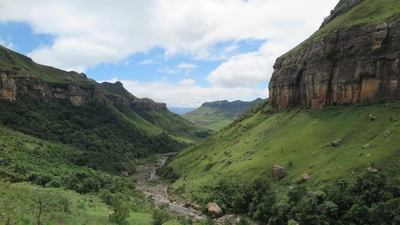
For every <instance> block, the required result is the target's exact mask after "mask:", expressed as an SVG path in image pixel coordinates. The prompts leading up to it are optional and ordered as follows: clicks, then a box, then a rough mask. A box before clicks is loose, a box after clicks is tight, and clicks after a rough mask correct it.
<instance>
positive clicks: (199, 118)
mask: <svg viewBox="0 0 400 225" xmlns="http://www.w3.org/2000/svg"><path fill="white" fill-rule="evenodd" d="M262 101H263V100H262V99H261V98H258V99H255V100H254V101H251V102H243V101H240V100H238V101H233V102H228V101H226V100H223V101H215V102H205V103H203V104H202V105H201V107H199V108H197V109H195V110H193V111H191V112H188V113H185V114H183V115H182V117H184V118H186V119H187V120H189V121H190V122H192V123H194V124H196V125H199V126H203V127H207V128H208V129H211V130H212V131H218V130H220V129H222V128H224V127H225V126H228V125H229V124H230V123H232V122H233V121H234V120H235V119H237V118H239V117H240V116H241V115H242V114H243V113H245V112H246V111H248V110H249V109H251V108H252V107H254V106H256V105H257V104H259V103H260V102H262Z"/></svg>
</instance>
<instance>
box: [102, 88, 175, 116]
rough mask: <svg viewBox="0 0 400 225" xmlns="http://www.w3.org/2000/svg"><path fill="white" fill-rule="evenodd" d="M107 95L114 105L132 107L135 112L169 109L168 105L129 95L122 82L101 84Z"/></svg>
mask: <svg viewBox="0 0 400 225" xmlns="http://www.w3.org/2000/svg"><path fill="white" fill-rule="evenodd" d="M100 85H101V87H102V88H103V89H105V90H106V91H107V92H108V93H105V96H106V98H107V99H108V100H109V101H110V102H111V103H113V104H114V105H123V106H125V107H131V108H132V109H133V110H162V109H167V104H165V103H160V102H155V101H153V100H152V99H150V98H137V97H135V96H133V95H132V94H131V93H129V92H128V91H127V90H126V89H125V88H124V87H123V85H122V83H121V82H119V81H117V82H115V83H109V82H103V83H101V84H100Z"/></svg>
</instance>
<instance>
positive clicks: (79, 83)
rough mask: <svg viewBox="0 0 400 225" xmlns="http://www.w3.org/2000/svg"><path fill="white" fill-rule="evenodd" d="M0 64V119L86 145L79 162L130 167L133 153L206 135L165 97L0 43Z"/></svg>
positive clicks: (174, 147) (40, 134)
mask: <svg viewBox="0 0 400 225" xmlns="http://www.w3.org/2000/svg"><path fill="white" fill-rule="evenodd" d="M0 68H1V69H0V76H1V79H0V122H1V124H3V125H4V126H7V127H9V128H11V129H14V130H16V131H20V132H23V133H25V134H29V135H32V136H35V137H38V138H41V139H43V140H51V141H56V142H60V143H63V144H68V145H72V146H75V147H77V148H80V149H82V150H84V154H83V155H82V157H80V158H79V159H78V161H79V162H76V163H77V164H79V165H85V166H88V167H91V168H93V169H101V170H105V171H109V172H111V171H112V172H117V173H119V172H120V171H121V170H128V171H134V167H135V166H134V164H135V163H134V161H135V159H137V158H140V157H145V156H148V155H151V154H154V153H161V152H171V151H179V150H181V149H183V148H184V147H185V146H187V143H191V142H195V141H197V140H199V139H200V138H201V137H204V136H206V135H207V134H203V131H204V129H203V130H201V129H198V128H196V126H195V125H193V124H192V123H190V122H188V121H187V120H185V119H184V118H182V117H180V116H179V115H176V114H173V113H171V112H169V111H168V110H167V108H166V104H165V103H156V102H154V101H153V100H151V99H146V98H144V99H139V98H136V97H135V96H133V95H132V94H131V93H129V92H127V91H126V90H125V89H124V88H123V86H122V84H121V83H119V82H117V83H116V84H110V83H108V84H107V83H103V84H98V83H96V82H95V81H93V80H90V79H88V78H87V77H86V75H85V74H78V73H75V72H66V71H62V70H59V69H55V68H52V67H47V66H42V65H39V64H36V63H34V62H33V61H32V60H31V59H30V58H28V57H26V56H23V55H21V54H18V53H16V52H13V51H11V50H9V49H6V48H4V47H1V48H0Z"/></svg>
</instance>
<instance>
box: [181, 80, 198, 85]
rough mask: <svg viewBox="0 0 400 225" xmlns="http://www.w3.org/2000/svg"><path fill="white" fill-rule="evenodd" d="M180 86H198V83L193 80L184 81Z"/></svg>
mask: <svg viewBox="0 0 400 225" xmlns="http://www.w3.org/2000/svg"><path fill="white" fill-rule="evenodd" d="M178 85H179V86H193V85H196V81H195V80H193V79H184V80H180V81H179V82H178Z"/></svg>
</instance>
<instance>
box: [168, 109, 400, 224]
mask: <svg viewBox="0 0 400 225" xmlns="http://www.w3.org/2000/svg"><path fill="white" fill-rule="evenodd" d="M370 114H372V115H373V116H376V117H377V118H376V119H375V120H371V119H370V117H369V115H370ZM399 134H400V102H399V101H388V102H386V101H382V102H375V103H371V104H358V105H351V106H336V107H333V106H332V107H325V108H323V109H322V110H309V109H302V108H288V109H285V110H281V111H277V110H275V109H274V108H271V107H270V106H269V105H268V103H267V102H265V103H264V104H260V105H259V106H257V107H255V108H253V109H252V110H250V111H249V112H247V113H246V114H244V115H243V116H242V117H241V118H239V119H238V120H236V121H235V122H234V123H233V124H231V125H230V126H229V127H228V128H226V129H224V130H222V131H220V132H218V133H216V134H214V135H212V136H211V137H209V138H207V139H205V140H204V141H202V142H200V143H198V144H197V145H196V146H193V147H190V148H188V149H186V150H184V151H183V152H181V153H180V154H178V155H177V156H176V157H175V159H174V160H173V161H172V162H171V163H170V164H169V166H170V167H172V168H173V171H174V172H175V174H178V176H180V178H179V179H178V180H177V181H176V182H175V183H174V184H173V185H172V188H173V189H174V190H175V191H176V192H178V193H182V194H183V195H185V196H186V197H187V198H189V199H191V200H195V201H197V202H201V203H203V204H206V203H208V202H209V201H219V202H220V204H222V205H223V207H225V210H226V211H232V210H233V211H234V209H235V208H234V205H231V204H230V203H228V202H225V203H223V201H222V202H221V200H218V199H219V197H216V196H215V195H214V194H215V192H217V193H219V191H221V192H220V194H222V195H224V194H227V193H230V189H229V188H224V189H223V190H221V189H219V188H220V187H221V185H226V186H228V187H230V185H233V186H236V187H241V185H242V186H243V185H244V186H246V185H247V184H250V183H252V182H254V181H256V180H257V179H263V180H265V182H267V183H269V184H270V186H271V188H272V189H273V190H274V193H275V194H276V199H277V200H276V201H277V202H279V201H284V200H285V199H286V198H287V197H286V193H287V190H288V188H289V187H291V188H293V187H295V188H296V187H299V186H301V185H300V184H299V180H301V179H302V176H303V174H308V175H309V176H310V178H309V179H308V180H307V181H306V182H305V184H304V185H305V186H304V188H305V189H307V190H309V191H317V190H322V189H323V187H326V185H328V186H329V184H333V183H335V182H336V180H338V179H345V180H348V181H349V182H356V180H357V178H358V177H359V176H360V175H362V174H364V173H366V169H367V168H368V167H370V166H372V167H374V168H376V169H377V170H378V174H380V175H384V176H387V177H388V182H390V184H392V185H394V186H396V187H400V176H399V173H398V171H399V165H398V161H399V157H400V148H399V146H400V136H399ZM337 139H341V144H340V146H337V147H334V146H332V142H333V141H334V140H337ZM328 143H329V146H327V144H328ZM364 146H368V147H365V148H364ZM274 165H281V166H283V167H284V168H285V170H286V173H287V174H286V176H285V177H284V178H283V179H281V180H279V181H278V180H275V179H274V178H273V176H272V173H271V170H272V167H273V166H274ZM233 189H234V188H233ZM233 189H232V190H233ZM213 190H214V191H213ZM232 201H233V200H232ZM232 204H233V203H232ZM259 219H261V218H259Z"/></svg>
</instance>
